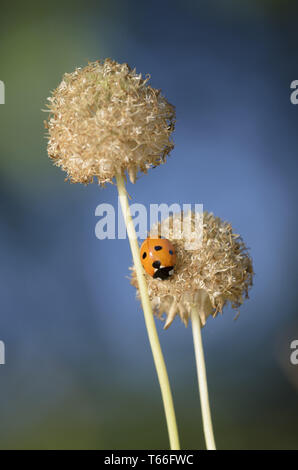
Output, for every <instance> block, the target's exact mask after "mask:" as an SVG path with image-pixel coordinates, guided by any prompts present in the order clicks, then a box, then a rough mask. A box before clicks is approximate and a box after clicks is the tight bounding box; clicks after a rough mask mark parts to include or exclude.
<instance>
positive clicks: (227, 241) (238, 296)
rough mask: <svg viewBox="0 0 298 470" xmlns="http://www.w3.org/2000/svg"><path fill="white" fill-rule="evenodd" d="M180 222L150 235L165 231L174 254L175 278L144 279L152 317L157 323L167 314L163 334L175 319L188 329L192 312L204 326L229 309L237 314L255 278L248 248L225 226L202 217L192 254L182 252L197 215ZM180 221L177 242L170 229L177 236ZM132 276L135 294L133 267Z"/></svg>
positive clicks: (155, 228) (174, 217) (171, 219)
mask: <svg viewBox="0 0 298 470" xmlns="http://www.w3.org/2000/svg"><path fill="white" fill-rule="evenodd" d="M181 217H182V216H181V214H174V215H171V216H170V217H169V218H168V219H165V220H163V221H162V222H161V223H159V224H158V225H156V226H153V227H152V229H151V233H153V234H154V236H156V233H159V234H162V233H165V232H164V228H165V227H169V230H168V235H167V238H168V239H169V240H170V241H171V242H172V243H173V245H174V247H175V249H176V253H177V263H176V266H175V270H174V274H173V276H171V277H170V278H169V279H167V280H162V281H161V280H159V279H153V278H152V277H151V276H149V275H148V274H147V273H145V276H146V280H147V284H148V290H149V297H150V300H151V303H152V308H153V310H154V313H155V314H156V315H157V316H158V317H159V318H162V317H163V314H166V322H165V328H168V327H169V326H170V324H171V323H172V321H173V320H174V318H175V317H176V315H179V316H180V318H181V320H182V321H183V323H184V324H185V326H187V324H188V320H189V317H190V313H191V310H192V308H193V307H194V308H196V310H197V312H198V314H199V315H200V319H201V323H202V325H205V323H206V319H207V317H208V316H209V315H212V316H213V317H215V316H216V315H217V314H218V312H220V313H222V311H223V307H224V306H225V305H226V304H227V303H230V304H231V306H232V308H233V309H236V310H238V309H239V307H240V306H241V304H242V303H243V301H244V299H245V298H248V291H249V289H250V287H251V286H252V280H253V274H254V273H253V267H252V259H251V257H250V256H249V254H248V251H247V248H246V246H245V244H244V242H243V240H242V238H241V237H240V235H237V234H235V233H233V230H232V227H231V225H230V224H229V223H227V222H224V221H222V220H221V219H220V218H219V217H215V216H214V215H213V214H212V213H208V212H204V214H203V224H202V227H203V228H202V232H201V231H200V233H197V234H195V235H196V236H197V237H198V240H200V241H201V246H200V248H198V249H193V250H192V249H186V246H187V245H188V239H187V237H186V236H185V235H184V234H185V233H186V234H189V233H191V232H192V230H193V227H194V226H195V225H194V221H195V217H196V215H195V213H194V212H192V213H191V214H188V217H186V218H184V220H183V217H182V219H181ZM180 220H183V230H181V238H180V239H175V237H176V233H177V232H175V233H174V228H175V230H177V221H179V223H180ZM187 224H189V225H190V227H187ZM149 236H150V234H149ZM131 270H132V277H131V283H132V284H133V285H134V286H135V287H136V288H138V282H137V278H136V272H135V269H134V267H132V268H131ZM138 296H139V294H138Z"/></svg>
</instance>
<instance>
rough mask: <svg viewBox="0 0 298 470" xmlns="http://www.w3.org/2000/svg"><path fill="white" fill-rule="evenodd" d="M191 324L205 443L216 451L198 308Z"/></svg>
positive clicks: (193, 310)
mask: <svg viewBox="0 0 298 470" xmlns="http://www.w3.org/2000/svg"><path fill="white" fill-rule="evenodd" d="M191 322H192V335H193V343H194V349H195V358H196V367H197V375H198V385H199V395H200V402H201V411H202V419H203V429H204V436H205V442H206V447H207V450H216V446H215V439H214V433H213V426H212V419H211V411H210V403H209V394H208V385H207V375H206V366H205V358H204V349H203V341H202V334H201V329H202V325H201V320H200V315H199V312H198V310H197V308H196V307H193V308H192V310H191Z"/></svg>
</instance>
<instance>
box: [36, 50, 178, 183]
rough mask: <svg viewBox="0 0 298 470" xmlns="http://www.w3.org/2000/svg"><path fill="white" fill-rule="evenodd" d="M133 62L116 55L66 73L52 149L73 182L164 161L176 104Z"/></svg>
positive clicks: (54, 106) (55, 99)
mask: <svg viewBox="0 0 298 470" xmlns="http://www.w3.org/2000/svg"><path fill="white" fill-rule="evenodd" d="M148 80H149V78H148V77H146V78H145V79H143V78H142V76H141V75H140V74H137V73H136V71H135V70H132V69H131V68H130V67H129V66H128V65H127V64H119V63H117V62H115V61H113V60H111V59H105V60H104V61H103V62H100V61H96V62H91V63H89V64H88V65H87V66H86V67H84V68H77V69H76V70H75V71H74V72H72V73H66V74H65V75H64V76H63V79H62V82H61V83H60V85H59V86H58V88H56V90H54V91H53V93H52V96H51V97H50V98H48V100H49V105H48V108H49V112H50V115H49V120H48V121H47V122H46V123H45V127H46V128H47V129H48V134H49V141H48V154H49V157H50V158H51V159H52V160H53V162H54V164H55V165H57V166H59V167H61V168H62V170H64V171H66V173H67V179H69V180H70V181H71V182H73V183H84V184H87V183H92V182H93V180H94V178H95V179H97V180H98V183H102V184H104V183H107V182H111V181H112V178H113V177H114V176H115V174H116V172H122V173H125V172H127V173H128V175H129V177H130V179H131V181H132V182H135V179H136V175H137V172H138V171H142V172H144V173H146V172H147V170H148V168H150V167H152V166H156V165H159V164H160V163H164V161H165V159H166V156H167V155H168V153H169V152H170V151H171V150H172V148H173V146H174V145H173V143H172V141H171V139H170V136H171V133H172V131H173V129H174V122H175V109H174V107H173V106H172V105H171V104H169V103H168V102H167V100H166V99H165V98H164V97H163V96H162V95H161V93H160V90H156V89H154V88H152V87H151V86H150V85H148Z"/></svg>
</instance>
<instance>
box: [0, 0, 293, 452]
mask: <svg viewBox="0 0 298 470" xmlns="http://www.w3.org/2000/svg"><path fill="white" fill-rule="evenodd" d="M297 6H298V5H297V2H294V1H282V0H280V1H277V0H276V1H270V0H267V1H264V0H262V1H261V0H254V1H252V0H246V1H244V0H243V1H242V2H237V1H236V0H234V1H232V0H229V1H228V0H225V1H220V0H218V1H215V0H212V1H208V2H204V1H190V0H183V1H182V0H171V1H167V0H165V1H156V0H152V1H151V2H140V1H126V2H122V1H120V0H119V1H116V0H109V1H96V2H95V1H94V2H92V1H86V2H79V1H76V0H72V1H71V2H68V1H56V0H52V1H51V2H37V1H36V2H30V1H29V2H20V1H19V2H14V3H12V2H7V3H6V4H5V5H4V4H3V5H2V6H1V16H0V79H1V80H2V81H4V82H5V85H6V104H5V105H1V106H0V165H1V166H0V170H1V176H0V178H1V184H0V210H1V218H0V224H1V227H0V253H1V258H0V259H1V261H0V300H1V304H0V305H1V313H0V339H1V340H3V341H4V342H5V345H6V365H2V366H0V448H2V449H138V448H145V449H146V448H151V449H154V448H156V449H162V448H167V446H168V437H167V431H166V425H165V419H164V415H163V408H162V404H161V399H160V391H159V387H158V383H157V378H156V374H155V370H154V366H153V361H152V357H151V352H150V348H149V345H148V340H147V336H146V331H145V327H144V320H143V315H142V311H141V308H140V305H139V303H138V302H136V300H135V292H134V289H133V288H132V287H131V286H130V284H129V281H128V279H127V276H128V275H129V270H128V267H129V265H130V264H131V255H130V251H129V247H128V243H127V241H126V240H104V241H99V240H98V239H97V238H96V237H95V233H94V230H95V225H96V222H97V218H96V217H95V208H96V207H97V205H98V204H100V203H101V202H109V203H112V204H114V205H116V204H117V195H116V190H115V187H112V186H110V187H107V188H106V189H104V190H102V189H99V188H98V186H97V185H96V184H94V185H89V186H88V187H84V186H80V185H71V184H69V183H65V182H64V175H63V174H62V172H61V171H60V169H57V168H55V167H53V166H52V164H51V162H50V161H49V160H48V158H47V154H46V139H45V131H44V128H43V120H44V119H46V114H45V113H44V112H43V111H42V109H45V104H46V98H47V97H48V96H49V93H50V90H52V89H54V88H55V87H56V86H57V85H58V83H59V82H60V80H61V77H62V74H63V73H64V72H66V71H67V72H70V71H72V70H73V69H74V68H75V67H76V66H84V65H85V64H86V63H87V61H88V60H95V59H100V58H105V57H112V58H114V59H116V60H118V61H120V62H128V63H129V64H130V65H132V66H133V67H136V69H137V71H138V72H141V73H143V74H146V73H150V74H151V76H152V79H151V84H152V86H154V87H156V88H161V89H162V90H163V92H164V94H165V95H166V97H167V98H168V100H169V101H170V102H171V103H173V104H175V105H176V108H177V125H176V131H175V143H176V146H175V149H174V151H173V153H172V156H171V157H170V158H169V160H168V163H167V164H166V165H163V166H162V167H159V168H157V169H155V170H152V171H150V172H149V174H148V175H147V176H143V177H141V178H140V179H139V181H138V183H137V184H136V185H131V184H129V186H128V192H129V193H130V195H131V196H132V197H133V200H134V201H135V202H141V203H144V204H145V205H146V206H147V207H149V204H150V203H152V202H153V203H160V202H166V203H169V204H171V203H173V202H178V203H180V204H182V203H183V202H186V203H203V204H204V208H205V209H206V210H209V211H213V212H214V213H215V214H216V215H219V216H220V217H222V218H224V219H225V220H228V221H230V222H231V223H232V224H233V227H234V229H235V231H236V232H237V233H241V234H242V235H243V237H244V240H245V241H246V243H247V245H248V246H249V247H250V249H251V254H252V256H253V259H254V268H255V272H256V275H255V285H254V287H253V289H252V290H251V295H250V299H249V300H248V301H247V302H246V303H245V304H244V305H243V307H242V308H241V314H240V317H239V318H238V320H237V321H234V313H233V312H232V311H231V309H229V308H227V309H226V310H225V313H224V315H223V316H220V317H218V318H216V319H215V320H214V319H212V318H211V319H209V320H208V323H207V326H206V328H205V329H204V331H203V334H204V344H205V348H206V361H207V369H208V381H209V387H210V399H211V404H212V412H213V420H214V428H215V435H216V441H217V445H218V447H219V448H221V449H298V428H297V416H298V366H293V365H291V364H290V359H289V358H290V346H289V345H290V342H291V341H292V340H293V339H298V319H297V301H298V297H297V274H298V268H297V245H296V242H297V229H298V223H297V191H298V190H297V169H298V168H297V166H298V164H297V147H298V137H297V125H298V106H297V107H296V106H294V105H293V104H291V102H290V92H291V91H290V83H291V82H292V80H295V79H298V61H297V47H296V44H297V39H298V30H297V13H298V11H297V10H298V8H297ZM157 326H158V330H159V334H160V340H161V344H162V347H163V350H164V353H165V357H166V362H167V366H168V370H169V375H170V379H171V384H172V389H173V393H174V400H175V406H176V412H177V419H178V424H179V429H180V435H181V442H182V446H183V448H187V449H201V448H204V440H203V433H202V423H201V415H200V407H199V399H198V396H197V388H196V375H195V363H194V355H193V346H192V338H191V330H190V328H188V329H185V328H184V326H183V325H182V324H181V323H180V320H178V319H177V320H176V321H175V322H174V324H173V325H172V326H171V328H170V329H169V330H168V331H166V332H165V331H163V330H162V323H161V322H159V321H158V322H157Z"/></svg>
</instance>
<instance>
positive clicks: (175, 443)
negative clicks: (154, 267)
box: [116, 173, 180, 450]
mask: <svg viewBox="0 0 298 470" xmlns="http://www.w3.org/2000/svg"><path fill="white" fill-rule="evenodd" d="M116 182H117V187H118V193H119V199H120V204H121V208H122V212H123V217H124V220H125V224H126V228H127V235H128V239H129V243H130V248H131V252H132V257H133V262H134V266H135V272H136V277H137V281H138V286H139V293H140V298H141V303H142V307H143V311H144V317H145V323H146V328H147V333H148V337H149V342H150V346H151V350H152V355H153V359H154V363H155V367H156V372H157V376H158V380H159V385H160V389H161V395H162V400H163V405H164V410H165V416H166V421H167V427H168V434H169V440H170V447H171V450H180V444H179V436H178V429H177V423H176V416H175V410H174V403H173V398H172V393H171V387H170V382H169V378H168V374H167V369H166V365H165V361H164V358H163V354H162V350H161V346H160V343H159V339H158V334H157V330H156V326H155V322H154V317H153V313H152V307H151V303H150V299H149V295H148V290H147V284H146V280H145V277H144V274H143V267H142V264H141V260H140V254H139V245H138V241H137V236H136V232H135V228H134V224H133V220H132V217H131V212H130V207H129V203H128V199H127V193H126V189H125V184H124V178H123V175H122V174H121V173H117V174H116Z"/></svg>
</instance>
